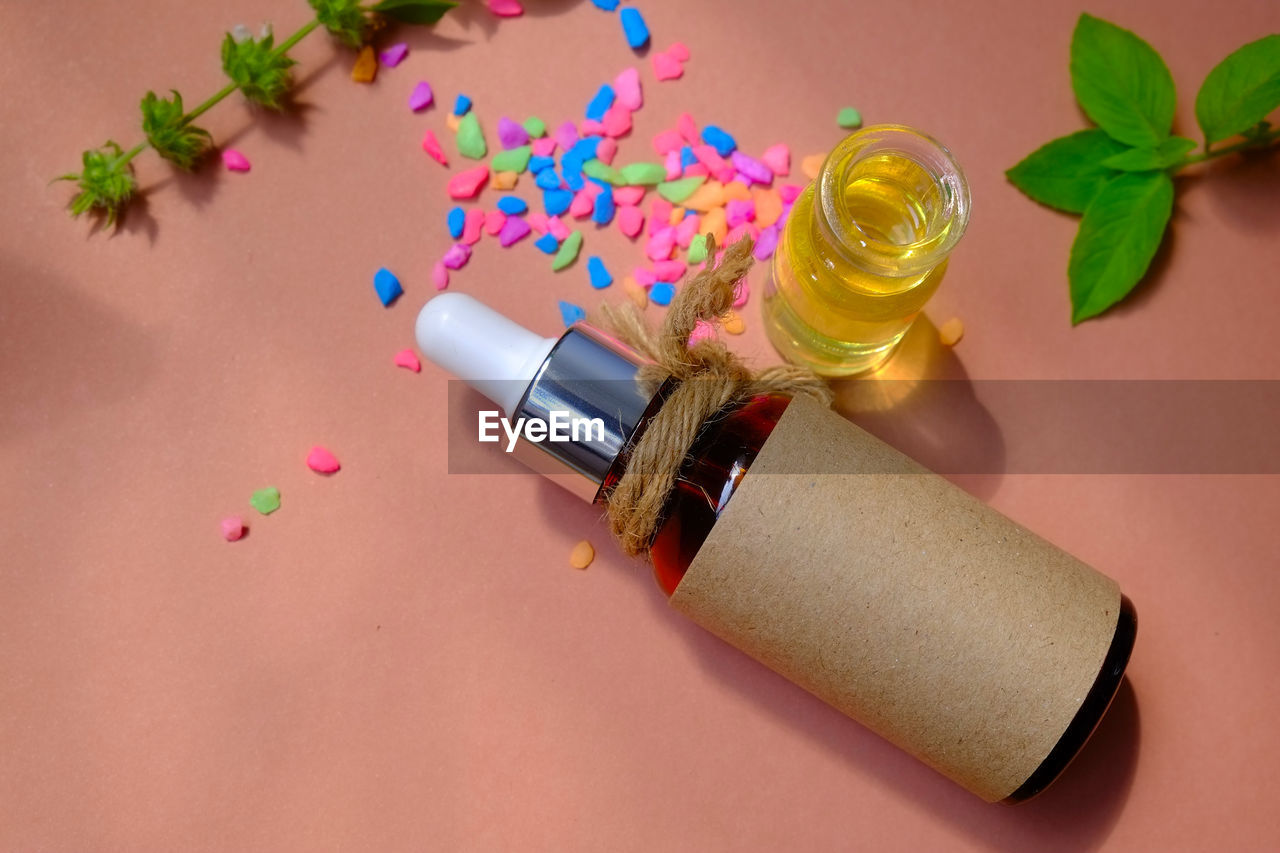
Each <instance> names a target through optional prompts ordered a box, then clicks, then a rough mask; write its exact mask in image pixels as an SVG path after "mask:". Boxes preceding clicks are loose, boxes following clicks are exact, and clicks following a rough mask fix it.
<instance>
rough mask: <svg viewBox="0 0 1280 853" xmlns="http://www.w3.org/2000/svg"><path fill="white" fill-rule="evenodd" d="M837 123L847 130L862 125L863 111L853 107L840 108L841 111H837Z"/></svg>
mask: <svg viewBox="0 0 1280 853" xmlns="http://www.w3.org/2000/svg"><path fill="white" fill-rule="evenodd" d="M836 124H838V125H840V126H841V127H843V128H845V129H846V130H851V129H853V128H855V127H862V113H860V112H858V111H857V110H855V109H854V108H853V107H845V108H844V109H842V110H840V112H838V113H836Z"/></svg>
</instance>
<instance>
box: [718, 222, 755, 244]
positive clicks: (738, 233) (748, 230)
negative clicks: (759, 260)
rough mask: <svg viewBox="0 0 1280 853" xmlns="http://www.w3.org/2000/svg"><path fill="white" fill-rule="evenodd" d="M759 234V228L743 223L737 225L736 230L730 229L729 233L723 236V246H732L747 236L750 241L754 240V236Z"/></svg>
mask: <svg viewBox="0 0 1280 853" xmlns="http://www.w3.org/2000/svg"><path fill="white" fill-rule="evenodd" d="M759 233H760V229H759V228H757V227H756V226H754V225H752V224H751V223H750V222H744V223H742V224H741V225H739V226H738V227H737V228H733V229H731V230H730V231H729V233H728V234H726V235H725V238H724V244H725V245H726V246H732V245H733V244H734V243H736V242H738V241H739V240H741V239H742V238H743V237H748V236H749V237H751V239H752V240H754V239H755V238H756V236H757V235H759Z"/></svg>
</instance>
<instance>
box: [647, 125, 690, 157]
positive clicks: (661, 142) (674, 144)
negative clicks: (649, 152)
mask: <svg viewBox="0 0 1280 853" xmlns="http://www.w3.org/2000/svg"><path fill="white" fill-rule="evenodd" d="M683 145H684V138H683V137H681V136H680V132H679V131H678V130H664V131H662V132H660V133H657V134H654V137H653V150H654V151H657V152H658V153H659V154H666V153H667V152H669V151H677V152H678V151H679V150H680V148H681V146H683Z"/></svg>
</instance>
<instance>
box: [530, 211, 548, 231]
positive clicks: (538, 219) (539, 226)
mask: <svg viewBox="0 0 1280 853" xmlns="http://www.w3.org/2000/svg"><path fill="white" fill-rule="evenodd" d="M526 218H527V219H528V220H529V227H530V228H532V229H533V230H534V231H537V232H538V233H539V234H546V233H547V215H546V214H545V213H542V212H540V211H537V210H531V211H529V215H528V216H527V217H526Z"/></svg>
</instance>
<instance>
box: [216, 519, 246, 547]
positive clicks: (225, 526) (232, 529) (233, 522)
mask: <svg viewBox="0 0 1280 853" xmlns="http://www.w3.org/2000/svg"><path fill="white" fill-rule="evenodd" d="M218 529H219V530H221V531H222V538H223V539H225V540H227V541H228V542H236V541H238V540H239V539H241V538H242V537H243V536H244V532H245V526H244V522H243V521H241V520H240V517H239V516H237V515H229V516H227V517H226V518H224V519H222V521H220V522H218Z"/></svg>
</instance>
